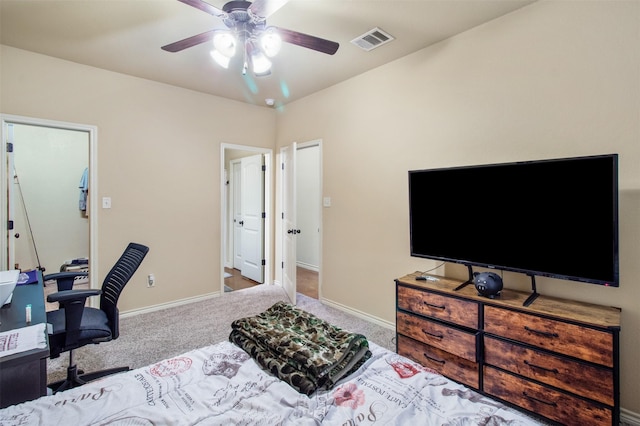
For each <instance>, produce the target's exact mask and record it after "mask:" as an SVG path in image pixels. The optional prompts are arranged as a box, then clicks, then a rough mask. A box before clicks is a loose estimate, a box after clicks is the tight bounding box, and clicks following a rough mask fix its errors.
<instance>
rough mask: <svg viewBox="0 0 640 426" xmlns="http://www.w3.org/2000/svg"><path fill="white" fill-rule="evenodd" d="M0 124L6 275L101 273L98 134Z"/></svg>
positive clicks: (89, 129) (38, 123)
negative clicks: (69, 267) (74, 269)
mask: <svg viewBox="0 0 640 426" xmlns="http://www.w3.org/2000/svg"><path fill="white" fill-rule="evenodd" d="M1 118H2V140H3V142H4V143H3V144H2V152H1V155H2V158H3V160H2V162H1V169H2V174H1V176H2V179H0V180H1V181H2V183H1V185H2V188H1V192H2V194H5V195H3V196H2V197H1V199H2V209H1V210H2V213H1V218H0V221H1V222H2V224H3V225H2V226H3V237H2V238H1V247H0V251H1V252H2V265H1V267H2V268H3V269H14V268H16V269H20V270H31V269H40V270H41V271H43V272H44V271H46V272H45V273H52V272H58V271H60V270H61V268H62V267H63V266H64V265H66V264H67V263H70V262H71V261H74V260H82V261H86V262H87V263H85V265H86V269H93V270H96V269H97V259H95V258H94V257H93V256H91V254H92V253H95V252H96V250H95V247H96V244H97V239H96V232H95V230H96V229H97V210H96V208H95V205H96V202H95V200H96V199H97V197H96V193H97V192H96V191H95V188H96V186H97V180H96V158H95V153H96V151H97V150H96V140H97V129H96V128H95V127H93V126H86V125H79V124H73V123H64V122H57V121H50V120H40V119H34V118H29V117H19V116H11V115H2V116H1ZM89 189H91V191H89ZM83 195H84V196H83ZM70 264H71V263H70ZM77 264H78V263H76V265H77ZM82 284H86V286H90V283H88V282H86V281H85V282H83V283H82Z"/></svg>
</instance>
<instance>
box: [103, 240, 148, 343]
mask: <svg viewBox="0 0 640 426" xmlns="http://www.w3.org/2000/svg"><path fill="white" fill-rule="evenodd" d="M148 251H149V247H147V246H143V245H142V244H137V243H129V245H128V246H127V248H126V249H125V250H124V253H122V256H120V259H118V261H117V262H116V263H115V265H113V268H111V270H110V271H109V273H108V274H107V276H106V277H105V279H104V281H103V283H102V295H101V296H100V309H101V310H103V311H104V312H105V313H106V314H107V318H108V319H109V324H110V326H111V338H112V339H117V338H118V335H119V314H118V307H117V304H118V298H119V297H120V293H122V289H123V288H124V286H125V285H126V284H127V283H128V282H129V280H130V279H131V277H132V276H133V274H134V273H135V272H136V270H137V269H138V267H139V266H140V264H141V263H142V260H143V259H144V257H145V256H146V255H147V252H148Z"/></svg>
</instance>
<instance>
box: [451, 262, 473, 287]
mask: <svg viewBox="0 0 640 426" xmlns="http://www.w3.org/2000/svg"><path fill="white" fill-rule="evenodd" d="M467 270H468V271H469V278H468V279H467V280H466V281H465V282H463V283H462V284H460V285H459V286H458V287H456V288H454V289H453V291H458V290H460V289H462V288H465V287H466V286H468V285H469V284H471V283H472V282H473V268H471V265H467Z"/></svg>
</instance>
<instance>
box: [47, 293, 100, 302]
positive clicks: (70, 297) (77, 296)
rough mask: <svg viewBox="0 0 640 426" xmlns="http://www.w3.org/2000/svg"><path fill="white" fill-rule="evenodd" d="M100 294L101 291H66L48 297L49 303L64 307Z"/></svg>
mask: <svg viewBox="0 0 640 426" xmlns="http://www.w3.org/2000/svg"><path fill="white" fill-rule="evenodd" d="M100 294H102V291H101V290H64V291H59V292H57V293H52V294H50V295H48V296H47V302H60V304H62V305H64V304H65V303H68V302H73V301H76V300H83V299H87V298H88V297H91V296H99V295H100Z"/></svg>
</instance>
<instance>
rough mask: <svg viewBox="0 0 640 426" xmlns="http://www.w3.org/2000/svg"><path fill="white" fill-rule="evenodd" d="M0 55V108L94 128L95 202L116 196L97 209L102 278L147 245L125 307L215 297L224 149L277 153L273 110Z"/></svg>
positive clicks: (10, 51)
mask: <svg viewBox="0 0 640 426" xmlns="http://www.w3.org/2000/svg"><path fill="white" fill-rule="evenodd" d="M1 54H2V61H1V62H2V63H1V74H0V84H1V86H0V93H1V98H0V101H1V104H0V105H1V110H0V112H2V113H6V114H12V115H20V116H27V117H36V118H40V119H48V120H59V121H64V122H71V123H79V124H86V125H93V126H97V128H98V188H97V191H98V198H99V199H101V198H102V197H103V196H109V197H111V199H112V208H111V209H109V210H103V209H100V210H99V212H98V222H99V227H98V258H99V261H100V265H99V273H98V276H99V277H104V275H105V274H106V272H107V271H108V269H109V268H110V267H111V266H112V265H113V262H115V260H116V259H117V257H118V256H119V255H120V253H121V252H122V250H123V249H124V247H125V245H126V244H127V243H128V242H129V241H136V242H139V243H142V244H146V245H148V246H149V247H150V252H149V255H148V256H147V258H146V259H145V260H144V263H143V265H142V267H141V269H140V270H139V272H138V273H137V274H136V275H135V276H134V279H133V281H132V282H131V283H130V284H129V285H128V286H127V287H126V288H125V292H124V294H123V296H122V299H121V300H120V302H119V306H120V309H121V310H122V311H129V310H133V309H138V308H143V307H149V306H154V305H159V304H163V303H168V302H172V301H175V300H179V299H186V298H191V297H197V296H202V295H206V294H209V293H213V292H217V291H219V290H220V282H219V281H218V280H212V279H211V277H218V276H220V274H221V272H220V144H221V143H223V142H226V143H233V144H242V145H252V146H258V147H271V146H272V145H273V141H274V138H275V119H274V112H273V111H272V110H270V109H267V108H260V107H254V106H250V105H246V104H243V103H240V102H232V101H228V100H224V99H221V98H216V97H213V96H209V95H204V94H201V93H197V92H192V91H188V90H183V89H179V88H176V87H172V86H168V85H163V84H159V83H155V82H151V81H147V80H142V79H138V78H133V77H129V76H125V75H121V74H116V73H112V72H108V71H104V70H100V69H96V68H91V67H86V66H81V65H78V64H74V63H71V62H66V61H61V60H57V59H54V58H50V57H46V56H42V55H38V54H33V53H30V52H26V51H23V50H18V49H14V48H10V47H7V46H2V51H1ZM247 123H250V124H251V125H247ZM149 273H154V274H155V277H156V287H155V288H151V289H148V288H147V287H146V275H147V274H149Z"/></svg>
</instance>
